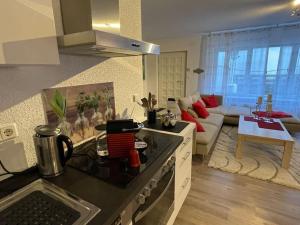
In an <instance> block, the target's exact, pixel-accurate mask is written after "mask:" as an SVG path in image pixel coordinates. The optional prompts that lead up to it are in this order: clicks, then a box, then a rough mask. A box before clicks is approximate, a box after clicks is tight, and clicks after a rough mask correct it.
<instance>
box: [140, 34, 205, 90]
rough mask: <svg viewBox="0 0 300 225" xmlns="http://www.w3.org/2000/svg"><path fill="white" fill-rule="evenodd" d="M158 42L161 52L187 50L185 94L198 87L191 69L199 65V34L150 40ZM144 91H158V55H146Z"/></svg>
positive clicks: (196, 79) (195, 76)
mask: <svg viewBox="0 0 300 225" xmlns="http://www.w3.org/2000/svg"><path fill="white" fill-rule="evenodd" d="M151 42H153V43H155V44H159V45H160V47H161V52H173V51H187V73H186V95H190V94H193V93H194V92H196V91H197V89H198V78H199V76H198V75H197V74H194V73H193V70H194V69H196V68H199V65H200V48H201V36H200V35H199V36H194V37H185V38H172V39H169V38H168V39H160V40H151ZM144 83H145V93H147V92H148V91H151V92H153V93H155V94H157V93H158V57H156V56H147V57H146V80H145V82H144Z"/></svg>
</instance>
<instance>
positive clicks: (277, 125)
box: [257, 121, 284, 131]
mask: <svg viewBox="0 0 300 225" xmlns="http://www.w3.org/2000/svg"><path fill="white" fill-rule="evenodd" d="M257 123H258V127H259V128H263V129H269V130H281V131H284V129H283V127H282V126H281V124H280V123H278V122H273V123H267V122H264V121H258V122H257Z"/></svg>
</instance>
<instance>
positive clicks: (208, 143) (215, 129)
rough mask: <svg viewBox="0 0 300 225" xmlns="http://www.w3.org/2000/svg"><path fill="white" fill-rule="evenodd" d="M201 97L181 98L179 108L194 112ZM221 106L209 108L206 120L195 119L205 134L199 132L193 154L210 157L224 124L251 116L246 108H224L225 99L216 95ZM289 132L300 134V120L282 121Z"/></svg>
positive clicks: (234, 122)
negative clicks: (242, 116)
mask: <svg viewBox="0 0 300 225" xmlns="http://www.w3.org/2000/svg"><path fill="white" fill-rule="evenodd" d="M201 97H206V95H201V96H200V94H199V93H196V94H194V95H192V96H187V97H183V98H180V99H179V100H178V106H179V108H180V109H181V110H185V111H188V110H192V108H193V107H192V104H193V103H195V102H196V101H198V100H199V99H200V98H201ZM216 98H217V99H218V103H219V106H218V107H215V108H207V111H208V112H209V116H208V117H207V118H206V119H203V118H195V119H196V120H197V121H198V122H200V124H201V125H202V126H203V128H204V130H205V132H197V134H196V148H195V149H194V150H193V154H200V155H204V156H205V155H208V154H209V152H210V151H211V149H212V147H213V146H214V144H215V142H216V139H217V137H218V135H219V132H220V131H221V128H222V126H223V124H227V125H238V123H239V116H240V115H244V116H249V115H251V109H250V108H249V107H244V106H224V105H223V97H222V96H219V95H216ZM281 121H282V122H283V124H284V125H285V127H286V128H287V130H288V131H289V132H291V133H294V132H300V120H299V119H298V118H296V117H291V118H283V119H281Z"/></svg>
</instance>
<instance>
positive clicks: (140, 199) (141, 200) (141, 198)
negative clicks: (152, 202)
mask: <svg viewBox="0 0 300 225" xmlns="http://www.w3.org/2000/svg"><path fill="white" fill-rule="evenodd" d="M145 201H146V197H145V195H143V194H139V195H138V197H137V199H136V202H137V203H138V204H139V205H143V204H145Z"/></svg>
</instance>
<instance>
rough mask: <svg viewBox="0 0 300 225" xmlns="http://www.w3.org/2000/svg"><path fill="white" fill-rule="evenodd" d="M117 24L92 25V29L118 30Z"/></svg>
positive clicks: (118, 25)
mask: <svg viewBox="0 0 300 225" xmlns="http://www.w3.org/2000/svg"><path fill="white" fill-rule="evenodd" d="M120 27H121V26H120V24H119V23H93V28H95V29H96V28H114V29H120Z"/></svg>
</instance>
